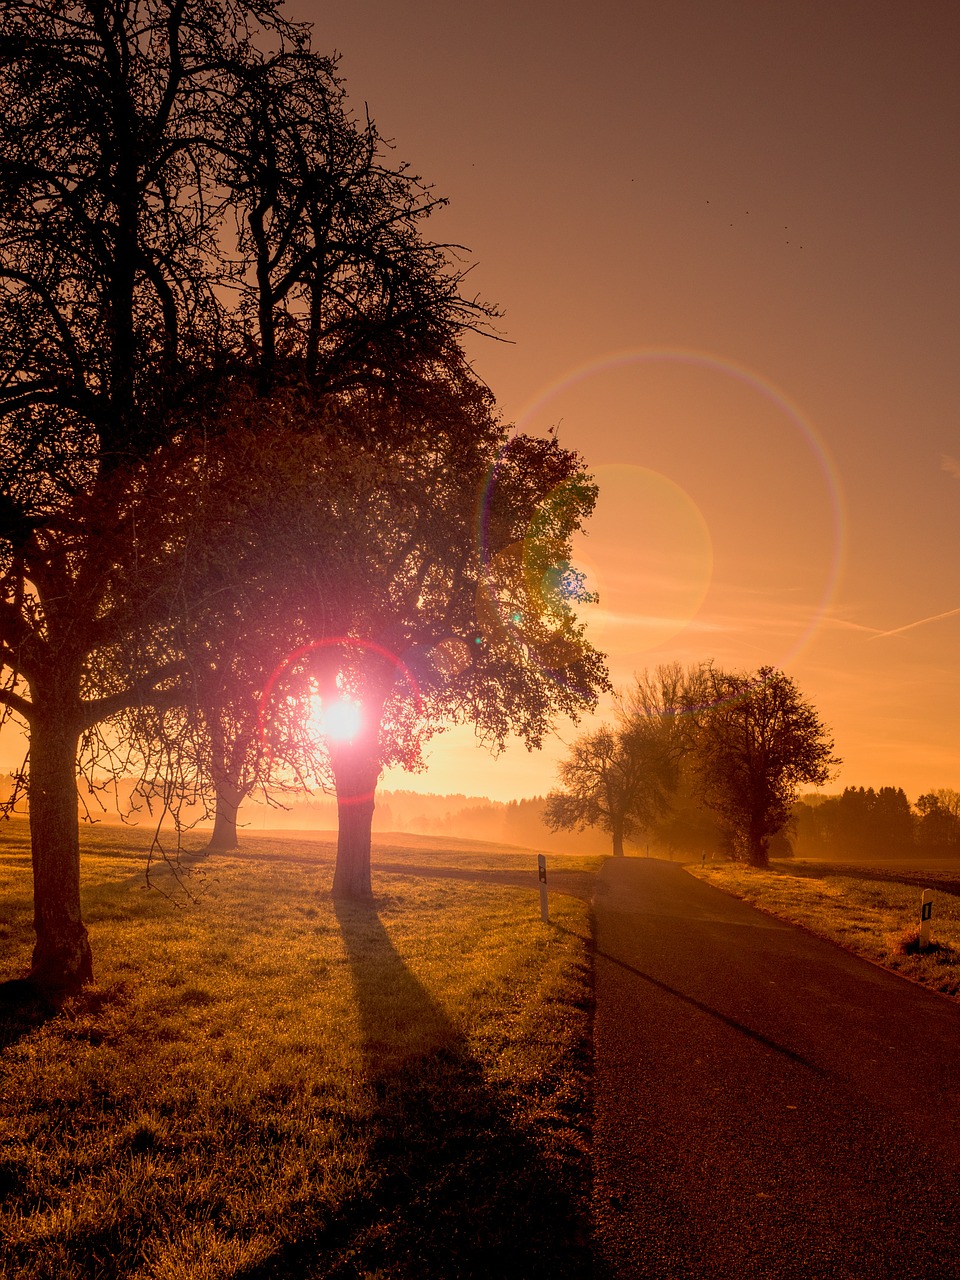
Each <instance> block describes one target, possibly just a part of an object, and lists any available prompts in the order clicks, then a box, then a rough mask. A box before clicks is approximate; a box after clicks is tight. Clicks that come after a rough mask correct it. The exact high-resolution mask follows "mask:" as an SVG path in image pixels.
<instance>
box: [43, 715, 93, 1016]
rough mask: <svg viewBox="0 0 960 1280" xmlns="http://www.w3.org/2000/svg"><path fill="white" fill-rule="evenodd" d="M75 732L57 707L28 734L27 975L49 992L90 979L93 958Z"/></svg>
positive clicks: (70, 988) (63, 991)
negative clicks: (86, 918) (32, 938)
mask: <svg viewBox="0 0 960 1280" xmlns="http://www.w3.org/2000/svg"><path fill="white" fill-rule="evenodd" d="M78 741H79V733H78V732H77V730H76V728H75V727H74V725H73V724H72V723H71V721H70V718H69V716H68V715H67V714H66V713H65V712H64V711H60V713H59V714H58V713H57V712H54V713H53V714H52V715H51V716H50V717H49V718H45V719H42V718H39V717H38V718H37V719H35V720H34V722H33V725H32V728H31V733H30V784H29V788H30V789H29V795H30V846H31V850H32V854H33V923H34V929H35V931H36V936H37V940H36V945H35V946H34V949H33V965H32V968H31V970H30V979H31V981H32V982H34V983H35V984H36V985H37V986H38V987H40V988H42V989H43V990H45V991H48V992H50V993H52V994H64V995H66V994H70V993H71V992H75V991H79V989H80V988H81V987H82V986H83V985H84V983H87V982H92V981H93V957H92V955H91V952H90V942H89V939H88V938H87V931H86V929H85V928H84V924H83V920H82V918H81V915H80V820H79V816H78V813H77V745H78Z"/></svg>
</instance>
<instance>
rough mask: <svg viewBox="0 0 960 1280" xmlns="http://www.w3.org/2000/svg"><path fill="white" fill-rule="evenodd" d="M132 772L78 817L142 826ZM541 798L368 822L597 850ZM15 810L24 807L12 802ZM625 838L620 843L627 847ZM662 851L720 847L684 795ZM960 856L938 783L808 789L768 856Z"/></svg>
mask: <svg viewBox="0 0 960 1280" xmlns="http://www.w3.org/2000/svg"><path fill="white" fill-rule="evenodd" d="M12 785H13V779H12V777H11V776H10V775H0V799H2V798H4V797H5V796H7V795H9V794H10V791H11V790H12ZM135 786H136V784H135V782H134V780H133V779H120V780H118V781H117V782H116V783H114V782H110V784H109V785H104V787H103V788H102V789H101V790H100V791H98V792H96V793H95V794H92V795H91V794H89V793H87V794H84V795H83V796H82V800H81V803H82V808H83V809H85V810H86V816H87V818H88V820H92V821H100V822H106V823H115V822H129V823H135V824H137V825H149V824H150V823H155V822H158V821H159V819H160V816H161V808H160V807H159V806H158V805H157V803H156V801H154V803H153V806H152V808H151V809H149V810H148V808H147V806H146V804H145V802H144V801H143V799H140V798H138V797H137V795H136V792H135ZM545 804H546V799H545V797H543V796H532V797H530V798H528V799H523V800H509V801H502V800H490V799H488V798H487V797H485V796H469V795H464V794H460V793H457V794H453V795H436V794H432V793H426V794H424V793H420V792H416V791H382V792H379V793H378V795H377V805H376V809H375V810H374V816H373V829H374V832H376V833H378V834H381V835H382V834H385V833H387V832H391V831H398V832H405V833H407V834H410V835H429V836H445V835H446V836H451V837H455V838H457V839H465V840H486V841H491V842H494V843H498V844H515V845H523V846H527V847H532V848H542V849H544V850H546V851H550V850H553V851H555V852H557V853H583V854H607V853H609V851H610V847H609V846H610V842H609V838H608V836H607V835H606V833H604V832H602V831H598V830H587V831H584V832H563V831H561V832H555V831H550V830H548V828H547V827H546V826H545V825H544V821H543V813H544V807H545ZM18 812H23V813H26V808H25V807H24V808H23V809H21V808H20V806H18ZM181 820H182V821H184V822H185V823H186V824H188V825H189V824H193V825H195V826H196V827H197V828H198V829H202V830H206V829H207V828H208V827H209V826H210V820H209V819H207V818H205V815H204V812H203V809H202V808H201V807H200V806H195V807H194V808H193V809H192V810H190V811H184V812H182V813H181ZM240 827H241V830H242V831H243V832H244V833H246V834H247V835H256V833H257V832H258V831H261V830H270V831H288V830H289V831H304V832H311V831H335V830H336V827H337V802H336V798H335V797H334V796H326V795H317V796H312V797H310V798H309V799H296V800H294V799H292V798H291V799H288V800H284V799H282V798H281V799H280V800H275V801H274V802H273V803H270V804H267V803H265V802H264V801H262V800H261V801H248V802H247V804H245V805H244V807H243V810H242V811H241V817H240ZM630 843H631V842H629V841H628V844H630ZM648 846H649V849H650V852H655V851H657V850H660V851H662V850H664V849H667V850H668V851H670V852H671V853H674V854H681V855H683V854H686V855H692V856H699V855H700V854H701V853H707V854H708V855H709V854H711V853H714V852H722V851H723V842H722V837H721V835H720V833H719V831H718V828H717V825H716V822H715V820H714V818H713V815H712V814H711V813H710V812H709V811H708V810H706V809H704V808H703V807H702V806H699V805H697V804H696V803H695V802H693V801H692V800H691V799H690V798H689V797H687V798H681V799H680V802H679V803H678V804H677V806H676V807H675V809H674V810H673V811H672V812H671V814H670V815H669V816H668V817H667V818H666V819H665V820H664V821H663V822H662V823H660V824H658V825H657V826H656V827H655V828H652V829H651V831H650V832H649V838H648V839H641V840H639V841H634V842H632V846H631V847H632V849H633V851H634V852H644V851H645V850H646V848H647V847H648ZM911 852H916V853H918V854H920V853H924V854H928V855H929V854H935V855H941V856H949V855H950V854H957V855H960V792H957V791H954V790H950V789H946V788H941V789H939V790H936V791H929V792H926V793H925V794H924V795H921V796H920V797H918V800H917V802H916V803H915V804H911V802H910V800H909V799H908V798H907V795H906V793H905V792H904V790H903V788H902V787H880V788H877V789H874V788H873V787H847V788H846V789H845V790H844V791H843V792H842V793H836V794H832V795H823V794H813V793H811V794H808V795H804V796H802V797H801V798H800V799H799V800H798V801H797V803H796V804H795V805H794V807H793V815H792V818H791V821H790V824H789V826H788V829H787V831H786V832H785V833H784V835H782V836H780V837H777V838H776V839H775V840H774V842H773V847H772V848H771V853H772V855H773V857H775V858H776V857H781V858H782V857H789V856H791V855H796V856H799V857H810V858H816V857H821V856H829V855H831V854H832V855H841V856H858V857H862V856H864V855H870V854H875V855H909V854H910V853H911Z"/></svg>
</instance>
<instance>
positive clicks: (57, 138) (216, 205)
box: [0, 0, 606, 991]
mask: <svg viewBox="0 0 960 1280" xmlns="http://www.w3.org/2000/svg"><path fill="white" fill-rule="evenodd" d="M0 89H2V93H3V100H4V112H3V115H2V117H0V431H2V452H0V555H2V575H3V577H2V589H3V590H2V604H0V658H2V662H3V664H4V673H5V676H4V684H3V688H2V691H0V703H2V705H3V707H4V708H5V710H6V713H7V714H8V715H12V716H13V717H14V718H16V719H17V720H18V721H19V722H21V723H22V724H24V725H25V726H26V729H27V732H28V736H29V757H28V770H27V771H26V772H25V774H24V776H25V777H26V778H27V786H28V799H29V813H30V825H31V845H32V855H33V872H34V920H35V929H36V945H35V948H34V954H33V963H32V969H31V978H32V980H33V981H34V982H35V983H36V984H38V985H40V986H42V987H43V988H45V989H47V990H49V991H65V990H67V991H68V990H71V989H75V988H76V987H78V986H79V985H81V984H82V983H84V982H86V981H88V980H90V979H91V977H92V972H93V970H92V957H91V952H90V946H89V941H88V938H87V933H86V929H85V927H84V925H83V921H82V919H81V913H80V898H79V888H80V855H79V828H78V812H77V774H78V769H79V770H80V772H81V774H83V775H86V776H87V777H88V778H92V776H93V770H94V769H95V768H98V767H99V768H104V767H106V768H107V769H112V770H114V771H126V770H127V769H129V768H130V767H132V766H134V765H135V766H136V767H137V768H139V769H140V770H141V775H142V789H143V791H144V793H145V794H148V795H152V796H154V797H159V798H160V799H161V801H162V802H163V803H165V804H169V805H171V806H175V805H176V803H177V801H178V799H179V798H181V797H183V796H184V795H191V796H195V795H198V794H199V795H201V796H204V797H209V798H210V800H211V802H214V803H215V804H216V807H217V823H216V828H215V836H214V840H215V843H219V844H221V845H229V844H231V843H233V842H235V824H236V810H237V807H238V805H239V803H240V801H241V800H242V798H243V796H244V795H246V794H248V793H249V792H250V790H252V788H253V787H255V786H257V785H265V784H267V783H271V784H281V785H283V784H285V785H289V786H296V785H301V784H303V783H305V782H307V781H308V780H309V779H310V778H311V777H314V778H315V777H316V775H317V774H319V776H320V778H321V780H323V779H324V778H325V779H326V780H327V781H328V783H329V784H330V785H333V786H336V788H337V791H338V796H339V797H342V799H343V806H342V816H343V818H344V821H343V823H342V827H341V837H340V844H339V849H338V862H337V872H336V881H335V891H336V892H338V893H341V894H345V895H361V896H362V895H365V894H369V891H370V881H369V818H370V814H371V813H372V803H373V789H374V787H375V785H376V779H377V778H378V777H379V772H380V769H381V768H382V766H383V765H384V763H387V762H390V761H397V760H399V761H401V762H403V763H405V764H408V765H410V766H411V767H416V765H417V763H418V760H419V752H420V748H421V746H422V743H423V742H424V740H425V738H426V737H427V736H428V735H429V734H430V732H432V731H434V730H435V729H436V728H437V727H439V725H440V724H441V723H442V722H444V721H446V720H449V719H457V718H462V719H471V720H476V721H477V722H478V724H479V726H480V732H481V734H482V735H483V736H484V737H485V738H486V739H487V740H488V741H490V742H491V743H493V744H494V745H498V744H500V743H502V742H503V740H504V738H505V736H506V735H507V733H508V732H509V731H513V730H515V731H518V732H519V733H520V734H521V735H522V736H523V737H525V738H526V739H527V741H528V742H529V743H531V744H536V743H537V742H538V741H539V739H540V737H541V736H542V734H543V732H544V731H545V729H546V727H547V725H548V724H549V722H550V720H551V718H552V716H553V715H554V714H555V713H556V712H557V711H565V712H569V713H570V714H572V715H574V716H576V714H577V713H578V712H579V710H580V709H582V708H589V707H591V706H592V705H594V703H595V699H596V696H597V692H598V690H600V689H602V688H603V687H605V685H606V675H605V670H604V666H603V662H602V659H601V657H600V656H599V655H598V654H596V653H595V652H594V651H593V650H592V649H591V648H590V647H589V645H588V644H587V643H586V641H585V640H584V637H583V633H582V628H581V627H580V626H579V625H578V623H577V621H576V618H575V615H574V606H575V604H576V603H577V601H578V600H580V599H582V598H584V592H583V587H582V581H581V580H580V579H579V578H578V577H577V575H576V574H575V573H573V572H572V571H570V570H569V568H568V565H567V553H568V550H569V540H570V536H571V534H572V533H573V532H574V531H575V530H576V529H577V528H578V527H579V526H580V524H581V522H582V521H583V520H584V519H585V518H586V517H587V515H588V514H589V512H590V510H591V507H592V505H593V502H594V500H595V496H596V495H595V489H594V487H593V486H592V484H591V483H590V482H589V480H588V479H587V477H585V475H584V474H583V468H582V464H581V461H580V459H579V458H577V457H576V456H575V455H573V454H572V453H570V452H569V451H565V450H563V449H561V448H560V447H559V446H558V445H557V444H556V442H555V441H553V440H549V441H543V440H534V439H530V438H527V437H523V436H514V437H510V436H509V435H508V432H507V431H506V429H505V428H504V427H503V425H502V424H501V423H500V422H499V421H498V418H497V415H496V412H495V407H494V405H493V403H492V401H491V398H490V396H489V394H488V393H487V391H486V389H485V388H484V387H482V386H481V385H480V384H479V382H478V381H477V379H476V378H475V377H474V376H473V375H472V374H471V371H470V369H469V367H468V366H467V364H466V362H465V360H464V358H463V355H462V351H461V342H462V339H463V337H464V335H465V334H466V333H468V332H470V331H489V325H490V322H491V320H492V318H493V315H494V313H493V312H492V310H491V309H490V308H489V307H487V306H485V305H483V304H481V303H480V302H479V301H478V300H476V299H475V298H470V297H467V296H465V294H464V291H463V276H464V270H463V268H462V267H461V265H460V260H459V258H458V256H457V254H456V251H455V250H454V249H453V248H452V247H451V246H444V245H440V244H435V243H432V242H430V241H429V240H427V239H425V238H424V236H423V234H422V226H423V223H424V220H425V219H426V218H427V217H428V216H429V214H430V213H431V212H432V211H433V210H434V209H435V208H436V206H437V204H438V203H439V201H438V200H437V199H436V198H435V197H434V196H433V195H432V193H431V192H430V190H429V189H428V188H427V187H426V186H424V184H423V183H422V182H421V181H420V180H419V179H418V178H417V177H416V176H415V175H413V174H412V173H411V172H410V171H409V170H407V169H406V168H405V167H404V166H402V165H398V164H395V163H394V162H393V161H392V159H391V157H390V155H389V153H388V152H386V151H385V149H384V147H383V145H382V143H381V141H380V139H379V137H378V135H377V132H376V129H375V127H374V126H373V125H372V124H371V123H370V122H369V121H368V120H359V121H358V120H357V119H356V118H355V117H354V116H353V115H352V114H351V113H350V111H349V110H348V107H347V104H346V100H345V92H344V88H343V85H342V84H341V82H340V80H339V79H338V77H337V74H336V66H335V63H334V62H333V61H331V60H330V59H328V58H325V57H323V56H321V55H319V54H318V53H316V52H315V51H314V50H313V49H312V48H311V45H310V38H309V32H308V30H307V28H305V27H302V26H298V25H296V24H293V23H290V22H289V21H287V20H286V19H285V17H284V16H283V14H282V12H281V10H280V7H279V4H278V3H276V0H258V2H256V3H255V2H254V0H129V3H125V4H115V3H112V2H110V3H108V2H106V0H7V3H5V4H4V6H3V14H2V25H0ZM478 512H479V515H478ZM478 528H479V534H478ZM343 698H353V699H355V700H356V701H357V703H358V704H359V705H360V709H361V712H362V728H361V730H360V732H359V733H358V734H357V735H356V736H355V738H354V739H353V740H352V741H350V742H344V743H342V744H340V745H339V746H338V747H336V748H332V749H331V750H329V751H324V750H323V749H322V747H321V746H319V745H318V742H317V734H316V733H315V732H313V731H312V730H311V726H310V723H309V716H310V715H311V714H312V710H315V708H316V706H317V705H320V706H321V707H322V706H323V705H324V704H325V703H326V704H329V703H330V702H331V700H334V699H343Z"/></svg>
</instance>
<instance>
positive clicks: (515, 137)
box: [292, 0, 960, 799]
mask: <svg viewBox="0 0 960 1280" xmlns="http://www.w3.org/2000/svg"><path fill="white" fill-rule="evenodd" d="M292 11H293V12H294V13H295V14H297V15H298V16H303V17H307V18H311V19H313V20H314V21H315V22H316V28H315V38H316V43H317V44H318V45H319V46H320V47H322V48H325V49H326V48H337V49H339V50H340V51H341V52H342V54H343V60H342V63H341V68H342V71H343V73H344V75H345V76H346V79H347V85H348V89H349V91H350V93H351V96H352V98H353V100H354V101H355V102H356V103H357V104H358V105H360V104H362V103H363V102H364V100H366V102H367V103H368V104H369V106H370V110H371V113H372V115H373V116H374V118H375V119H376V120H377V122H378V124H379V125H380V128H381V130H382V132H383V133H384V134H385V135H387V136H390V137H393V138H394V139H395V141H396V146H397V155H398V157H402V158H404V159H408V160H410V161H411V163H412V164H413V165H414V167H415V168H416V169H417V170H419V171H420V172H421V173H423V174H424V176H426V177H427V178H428V179H429V180H430V181H432V182H433V183H434V184H435V186H436V189H437V191H438V192H439V193H441V194H443V195H446V196H448V197H449V198H450V202H451V203H450V207H449V208H448V209H447V210H445V211H444V213H443V214H442V215H441V216H440V217H439V218H438V219H437V220H436V224H435V228H434V234H435V235H436V236H437V237H440V238H447V239H450V240H456V241H458V242H460V243H462V244H464V245H467V246H468V247H469V249H470V258H471V260H473V261H475V262H476V263H477V266H476V269H475V270H474V272H473V275H472V277H471V279H472V282H473V287H474V288H476V290H477V291H479V292H480V293H481V294H482V295H483V296H484V297H485V298H488V299H491V300H495V301H496V302H497V303H498V304H499V305H500V306H501V307H502V308H503V310H504V312H505V315H504V319H503V322H502V327H503V330H504V333H505V335H506V336H507V337H508V338H509V339H510V342H511V345H495V344H492V343H476V344H474V347H473V355H474V359H475V363H476V367H477V369H478V371H479V372H480V373H481V374H482V376H483V377H484V378H485V379H486V380H487V381H488V382H489V383H490V385H491V386H492V388H493V390H494V391H495V393H496V394H497V397H498V399H499V401H500V403H501V405H502V406H503V409H504V412H505V414H506V415H507V416H508V417H510V418H512V419H514V420H517V421H519V422H520V423H522V424H523V425H526V426H528V427H530V428H535V429H546V428H547V427H548V426H550V425H552V424H555V423H557V422H559V423H560V428H559V430H560V438H561V441H562V442H563V443H564V444H566V445H568V446H573V447H576V448H579V449H581V450H582V451H583V453H584V454H585V455H586V457H587V459H588V461H589V462H590V463H591V464H592V465H594V466H595V467H596V468H597V475H598V479H599V480H600V481H601V500H600V506H599V508H598V513H597V518H596V520H595V528H594V530H593V532H592V533H591V535H590V537H589V538H588V539H587V540H586V541H585V543H584V549H585V552H586V556H585V560H586V562H587V564H588V567H589V568H590V570H591V572H592V574H593V575H594V578H595V581H596V583H597V586H598V588H599V590H600V593H601V603H600V605H599V606H598V608H597V610H595V612H597V613H598V614H600V617H599V618H598V620H597V636H598V639H599V640H600V643H601V645H602V647H604V648H605V649H607V651H608V652H609V654H610V658H611V666H612V671H613V675H614V678H615V680H616V682H617V683H619V684H623V683H625V682H628V681H629V679H630V677H631V674H632V673H633V672H634V671H635V670H640V669H642V668H643V667H645V666H648V665H655V664H656V663H657V662H661V661H664V660H669V659H672V658H680V659H682V660H684V661H690V660H696V659H698V658H700V657H705V656H714V657H715V658H716V659H717V660H718V661H720V662H723V663H729V664H732V665H736V666H744V667H756V666H758V665H760V664H761V663H773V664H775V665H780V666H783V667H784V668H785V669H786V670H787V671H788V672H790V673H791V674H792V675H794V676H795V677H796V679H797V681H798V682H799V684H800V686H801V688H802V689H803V690H804V692H805V693H806V694H807V695H808V696H809V697H810V698H811V699H812V700H813V701H814V702H815V704H816V705H817V707H818V708H819V710H820V712H821V714H822V715H823V717H824V719H825V720H826V721H827V723H828V724H829V725H831V726H832V728H833V730H834V732H835V736H836V742H837V749H838V751H839V753H840V755H841V756H842V757H843V759H844V766H843V770H842V773H841V775H840V777H839V779H838V781H837V783H836V784H835V785H836V786H843V785H846V784H848V783H849V784H853V785H859V784H863V785H870V784H873V785H883V784H896V785H902V786H904V787H905V789H906V790H907V792H908V794H909V795H910V796H911V798H912V799H915V798H916V796H917V795H918V794H919V793H920V791H922V790H926V789H928V788H931V787H937V786H954V787H960V652H958V640H960V612H958V613H954V614H953V615H952V616H940V615H945V614H946V615H950V611H951V610H960V562H958V557H957V554H956V549H957V541H958V540H957V529H958V524H960V430H958V427H960V423H958V407H960V359H958V356H960V349H958V347H960V344H958V337H960V280H958V270H957V268H958V258H960V251H958V247H957V246H958V232H957V208H958V196H960V172H958V156H960V80H958V77H957V74H956V64H957V58H958V54H960V10H957V8H956V6H955V5H954V4H953V3H948V2H946V0H927V2H926V3H924V4H922V5H911V4H908V3H906V0H899V2H897V3H884V2H883V0H879V2H878V0H869V2H867V0H863V2H862V3H853V2H851V0H778V2H777V3H776V4H771V3H770V2H769V0H746V2H743V0H741V2H740V3H737V4H731V3H730V2H729V0H657V2H655V3H650V2H645V0H622V2H621V0H616V2H611V0H599V2H598V3H594V4H591V5H589V6H585V5H572V4H566V3H562V2H558V0H550V2H549V3H548V2H546V0H535V2H529V0H527V2H522V3H517V2H516V0H513V2H511V3H508V2H506V0H487V3H485V4H484V5H471V6H459V5H450V4H449V3H446V0H409V2H408V3H405V4H403V5H397V4H392V3H386V0H378V2H370V0H367V2H364V0H324V3H323V4H322V5H321V4H320V3H319V2H318V0H299V3H297V4H295V5H293V6H292ZM651 619H654V620H653V621H651ZM925 619H933V620H931V621H922V620H925ZM918 623H920V624H921V625H914V624H918ZM903 628H909V629H905V630H904V629H903ZM558 731H559V735H560V737H559V738H558V739H557V740H556V741H555V742H554V743H553V744H552V745H551V747H550V748H549V749H548V750H547V751H546V752H544V753H543V754H542V755H539V756H530V755H528V754H527V753H526V752H525V751H524V750H523V748H522V747H519V746H517V747H512V748H511V749H510V750H509V751H508V752H507V753H506V754H505V755H504V756H503V757H502V758H501V759H500V760H499V761H496V762H492V761H489V760H488V759H487V758H486V757H485V756H483V755H481V754H480V753H478V752H477V751H476V749H475V748H474V747H473V746H472V744H471V743H470V739H469V734H468V733H463V734H462V733H457V734H451V735H447V737H446V739H445V740H444V739H441V740H439V741H438V742H437V744H436V745H435V746H434V748H433V753H432V760H433V764H432V767H431V770H430V772H429V773H428V774H426V775H424V776H422V777H420V778H414V779H410V778H403V777H397V778H391V779H390V780H389V781H390V785H407V786H410V785H413V786H416V787H419V788H421V789H432V790H438V791H439V790H455V791H469V792H478V791H481V792H486V793H488V794H490V795H491V796H495V797H498V798H509V797H513V796H521V795H529V794H532V793H534V792H538V791H543V790H545V789H547V788H548V787H549V785H550V783H551V780H552V776H553V768H554V763H555V760H556V758H557V755H558V754H560V753H561V752H562V749H563V748H562V742H561V739H562V740H566V741H569V740H570V738H571V736H572V735H573V733H574V732H575V731H574V730H573V729H572V728H571V727H570V726H569V725H560V726H558Z"/></svg>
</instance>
